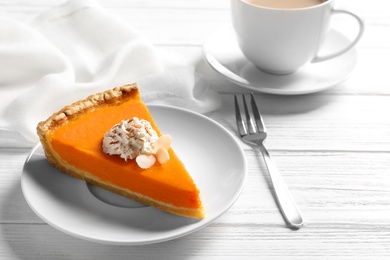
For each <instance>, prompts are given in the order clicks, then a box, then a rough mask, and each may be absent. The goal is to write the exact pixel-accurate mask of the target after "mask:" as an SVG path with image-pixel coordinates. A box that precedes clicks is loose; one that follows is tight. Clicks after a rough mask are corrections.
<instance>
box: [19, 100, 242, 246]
mask: <svg viewBox="0 0 390 260" xmlns="http://www.w3.org/2000/svg"><path fill="white" fill-rule="evenodd" d="M149 109H150V111H151V113H152V115H153V117H154V119H155V121H156V123H157V124H158V125H159V127H160V129H161V131H162V132H163V133H169V134H170V135H172V137H173V143H172V147H173V148H174V149H175V151H176V153H177V154H178V155H179V156H180V159H181V160H182V161H183V163H184V164H185V165H186V168H187V169H188V171H189V172H190V174H191V176H192V177H193V179H194V181H195V182H196V184H197V186H198V188H199V190H200V196H201V199H202V202H203V204H204V208H205V214H206V217H205V218H204V219H202V220H196V219H190V218H185V217H180V216H176V215H172V214H169V213H166V212H163V211H160V210H158V209H155V208H153V207H149V206H145V205H143V204H139V203H124V202H125V201H129V202H133V201H131V200H128V199H125V198H122V197H120V196H118V195H115V194H112V193H110V192H107V191H105V190H100V191H99V190H96V187H95V188H94V187H93V186H92V187H91V185H87V184H86V183H85V182H84V181H81V180H79V179H76V178H73V177H71V176H69V175H67V174H64V173H62V172H60V171H58V170H56V169H55V168H53V167H51V166H50V165H49V163H48V162H47V160H46V157H45V155H44V153H43V149H42V146H41V145H37V146H36V147H35V148H34V149H33V150H32V152H31V154H30V156H29V157H28V159H27V161H26V163H25V165H24V168H23V173H22V178H21V182H22V190H23V194H24V197H25V198H26V200H27V202H28V204H29V205H30V207H31V208H32V209H33V210H34V212H35V213H36V214H37V215H38V216H40V217H41V218H42V219H43V220H44V221H46V222H47V223H48V224H50V225H52V226H53V227H55V228H57V229H59V230H61V231H63V232H65V233H67V234H70V235H73V236H76V237H79V238H83V239H86V240H91V241H95V242H101V243H108V244H124V245H136V244H148V243H156V242H162V241H166V240H170V239H174V238H178V237H181V236H184V235H187V234H189V233H192V232H194V231H196V230H199V229H200V228H202V227H204V226H206V225H207V224H209V223H211V222H212V221H214V220H215V219H216V218H218V217H219V216H221V215H222V214H223V213H224V212H226V211H227V210H228V209H229V208H230V207H231V206H232V205H233V203H234V202H235V201H236V199H237V198H238V196H239V194H240V193H241V190H242V188H243V186H244V182H245V179H246V171H247V166H246V160H245V155H244V152H243V151H242V149H241V145H240V144H239V143H238V141H237V140H236V138H235V137H234V136H233V135H232V134H231V133H230V132H228V131H227V130H226V129H225V128H224V127H223V126H221V125H219V124H218V123H216V122H215V121H213V120H211V119H209V118H208V117H205V116H203V115H200V114H196V113H193V112H190V111H187V110H183V109H179V108H173V107H167V106H157V105H156V106H149ZM221 144H223V148H221ZM102 197H104V198H103V199H102ZM121 199H122V201H121Z"/></svg>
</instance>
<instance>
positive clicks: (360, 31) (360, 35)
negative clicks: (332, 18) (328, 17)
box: [312, 10, 364, 63]
mask: <svg viewBox="0 0 390 260" xmlns="http://www.w3.org/2000/svg"><path fill="white" fill-rule="evenodd" d="M334 14H348V15H351V16H352V17H354V18H355V19H356V21H357V22H358V24H359V32H358V34H357V35H356V37H355V39H354V40H353V41H352V42H351V43H350V44H348V45H347V46H345V47H344V48H343V49H341V50H339V51H336V52H334V53H331V54H328V55H324V56H318V55H317V56H316V57H314V59H313V60H312V62H313V63H314V62H321V61H325V60H329V59H332V58H334V57H336V56H339V55H341V54H343V53H345V52H347V51H348V50H350V49H351V48H352V47H353V46H355V44H356V43H357V42H358V41H359V40H360V38H361V37H362V35H363V31H364V22H363V20H362V19H361V18H360V17H359V16H357V15H356V14H354V13H352V12H350V11H346V10H332V15H334Z"/></svg>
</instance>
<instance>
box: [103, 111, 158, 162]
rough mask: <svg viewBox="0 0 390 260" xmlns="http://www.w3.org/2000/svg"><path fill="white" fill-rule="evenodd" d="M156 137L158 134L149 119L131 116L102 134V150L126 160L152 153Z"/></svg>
mask: <svg viewBox="0 0 390 260" xmlns="http://www.w3.org/2000/svg"><path fill="white" fill-rule="evenodd" d="M157 139H158V135H157V133H156V131H155V130H154V129H153V128H152V126H151V125H150V122H149V121H147V120H144V119H138V118H137V117H133V118H132V119H128V120H123V121H122V122H121V123H120V124H116V125H114V126H113V127H112V128H111V129H110V130H109V131H108V132H107V133H106V134H105V135H104V138H103V151H104V152H105V153H106V154H109V155H119V156H120V157H121V158H123V159H125V160H126V161H127V160H128V159H135V158H137V157H138V156H139V155H152V154H153V145H154V143H155V142H156V141H157Z"/></svg>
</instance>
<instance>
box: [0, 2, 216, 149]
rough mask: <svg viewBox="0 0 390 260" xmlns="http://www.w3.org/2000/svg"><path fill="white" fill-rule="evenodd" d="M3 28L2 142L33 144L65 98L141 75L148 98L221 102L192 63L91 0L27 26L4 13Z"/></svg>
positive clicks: (204, 108)
mask: <svg viewBox="0 0 390 260" xmlns="http://www.w3.org/2000/svg"><path fill="white" fill-rule="evenodd" d="M0 35H2V36H6V37H2V38H1V39H0V71H2V75H0V93H1V95H2V97H4V98H5V102H4V103H3V104H0V134H1V137H0V144H3V145H4V144H5V145H10V142H11V141H10V140H9V138H10V136H12V138H15V137H16V139H18V140H15V141H16V143H17V142H18V141H19V142H23V143H24V144H27V143H28V145H32V144H34V143H35V142H37V141H38V137H37V135H36V133H35V127H36V125H37V123H38V122H39V121H41V120H44V119H46V118H47V117H48V116H50V115H51V114H52V113H53V112H55V111H57V110H58V109H60V108H62V107H63V106H65V105H67V104H70V103H73V102H75V101H77V100H79V99H83V98H85V97H86V96H88V95H90V94H94V93H97V92H101V91H105V90H107V89H110V88H113V87H115V86H118V85H122V84H126V83H132V82H138V83H139V86H140V91H141V94H142V98H143V99H144V101H145V102H146V103H150V104H151V103H154V104H165V105H173V106H179V107H183V108H186V109H190V110H194V111H197V112H200V113H206V112H209V111H212V110H215V109H218V107H219V106H220V105H221V100H220V97H219V94H218V93H216V92H214V91H212V90H211V89H210V88H209V84H208V82H207V81H205V80H204V79H202V76H201V75H198V74H196V73H195V69H194V68H193V67H191V66H187V65H183V64H185V61H182V60H180V61H179V59H178V58H177V57H170V56H169V55H163V56H161V55H160V54H159V53H158V51H157V50H156V48H155V47H154V46H153V45H152V44H151V43H150V42H148V41H147V39H145V38H144V37H143V36H142V35H141V34H140V33H138V32H136V31H135V30H133V29H132V28H131V27H130V26H129V25H128V24H126V23H125V22H123V21H121V20H120V19H118V18H117V17H115V16H114V15H113V14H111V13H109V12H107V11H106V10H105V9H104V8H102V7H101V6H100V5H99V4H98V3H96V2H95V1H92V0H82V1H74V0H72V1H69V2H67V3H65V4H63V5H61V6H58V7H54V8H52V9H50V10H48V11H46V12H44V13H43V14H41V15H39V16H38V17H37V18H36V19H35V20H34V21H33V22H32V23H31V24H29V25H26V24H21V23H18V22H15V21H11V20H3V19H2V20H0ZM178 61H179V62H178ZM167 64H169V65H167ZM12 132H16V134H10V133H12ZM20 137H23V138H20ZM5 139H6V140H5ZM22 139H23V140H22Z"/></svg>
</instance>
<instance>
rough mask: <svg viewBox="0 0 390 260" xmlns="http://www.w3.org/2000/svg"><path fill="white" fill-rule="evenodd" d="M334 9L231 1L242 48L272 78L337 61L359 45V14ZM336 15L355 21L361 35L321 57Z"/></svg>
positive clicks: (327, 1)
mask: <svg viewBox="0 0 390 260" xmlns="http://www.w3.org/2000/svg"><path fill="white" fill-rule="evenodd" d="M333 6H334V0H231V11H232V22H233V28H234V30H235V32H236V38H237V42H238V45H239V46H240V49H241V51H242V52H243V54H244V55H245V56H246V57H247V59H248V60H250V61H251V62H252V63H253V64H254V65H255V66H256V67H257V68H259V69H260V70H262V71H265V72H268V73H272V74H289V73H293V72H295V71H296V70H298V69H299V68H300V67H302V66H304V65H305V64H307V63H309V62H321V61H324V60H328V59H331V58H334V57H337V56H339V55H341V54H343V53H345V52H346V51H348V50H349V49H350V48H352V47H353V46H354V45H355V44H356V43H357V42H358V41H359V39H360V38H361V36H362V34H363V31H364V23H363V21H362V19H361V18H360V17H359V16H357V15H356V14H354V13H352V12H350V11H346V10H335V9H334V8H333ZM336 14H347V15H350V16H352V17H353V18H355V19H356V21H357V22H358V25H359V32H358V34H357V36H356V37H355V39H354V40H353V41H351V43H350V44H349V45H348V46H344V47H343V46H341V49H339V50H334V52H333V53H331V54H328V55H324V56H319V54H318V53H319V50H320V48H321V46H322V44H323V42H324V41H326V35H327V32H328V31H329V24H330V19H331V16H332V15H336Z"/></svg>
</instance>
